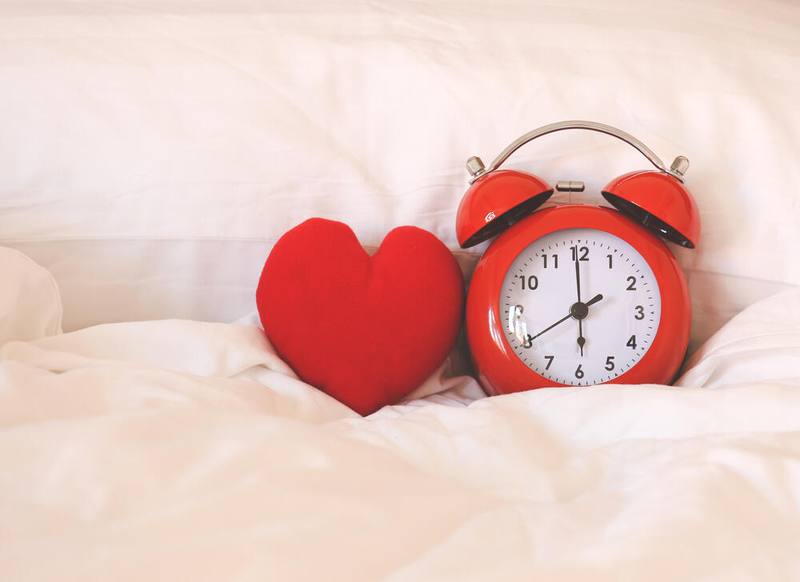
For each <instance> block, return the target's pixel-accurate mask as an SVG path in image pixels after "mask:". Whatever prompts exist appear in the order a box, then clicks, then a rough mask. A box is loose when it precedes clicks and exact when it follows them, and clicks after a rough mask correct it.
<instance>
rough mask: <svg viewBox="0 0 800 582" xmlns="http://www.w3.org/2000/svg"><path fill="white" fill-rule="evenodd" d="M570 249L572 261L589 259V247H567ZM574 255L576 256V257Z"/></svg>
mask: <svg viewBox="0 0 800 582" xmlns="http://www.w3.org/2000/svg"><path fill="white" fill-rule="evenodd" d="M569 248H570V249H572V260H573V261H576V260H577V261H588V260H589V247H580V248H578V247H569ZM575 257H578V258H577V259H576V258H575Z"/></svg>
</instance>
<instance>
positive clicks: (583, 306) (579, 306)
mask: <svg viewBox="0 0 800 582" xmlns="http://www.w3.org/2000/svg"><path fill="white" fill-rule="evenodd" d="M602 298H603V295H602V294H601V293H598V294H597V295H595V296H594V297H592V298H591V299H589V301H587V302H586V303H576V304H575V305H573V306H572V307H571V308H570V313H572V316H573V317H574V318H575V319H577V320H578V347H579V348H580V349H581V357H583V346H584V345H586V338H585V337H583V319H584V318H585V317H586V316H587V315H589V306H591V305H594V304H595V303H597V302H598V301H600V300H601V299H602Z"/></svg>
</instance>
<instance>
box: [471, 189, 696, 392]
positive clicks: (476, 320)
mask: <svg viewBox="0 0 800 582" xmlns="http://www.w3.org/2000/svg"><path fill="white" fill-rule="evenodd" d="M569 228H590V229H595V230H602V231H605V232H607V233H609V234H612V235H614V236H617V237H619V238H621V239H623V240H624V241H626V242H627V243H628V244H630V245H631V246H632V247H633V248H634V249H636V251H637V252H638V253H639V254H640V255H641V256H642V258H643V259H644V261H645V262H647V264H648V265H649V266H650V269H651V270H652V271H653V275H654V276H655V279H656V283H657V284H658V288H659V292H660V294H661V321H660V323H659V327H658V329H657V330H656V334H655V338H654V339H653V342H652V344H651V345H650V347H649V348H648V350H647V352H646V353H645V354H644V356H642V358H641V359H640V360H639V361H638V362H637V363H636V364H635V365H634V366H633V367H631V369H630V370H628V371H626V372H625V373H624V374H621V375H619V376H617V377H616V378H614V379H612V380H610V381H608V382H606V384H650V383H652V384H667V383H669V382H671V381H672V380H673V379H674V377H675V374H676V373H677V371H678V369H679V368H680V365H681V363H682V362H683V358H684V355H685V352H686V347H687V346H688V344H689V331H690V327H691V301H690V298H689V291H688V287H687V285H686V279H685V277H684V275H683V271H682V270H681V268H680V266H679V265H678V262H677V260H676V259H675V257H674V255H673V254H672V253H671V252H670V250H669V248H668V247H667V245H666V244H665V243H664V242H662V241H661V240H660V239H659V238H657V237H656V236H654V235H653V234H652V233H650V231H648V230H647V229H646V228H644V227H643V226H641V225H639V224H637V223H635V222H633V221H631V220H630V219H629V218H626V217H625V215H624V214H622V213H621V212H619V211H617V210H614V209H611V208H605V207H599V206H590V205H583V204H571V205H564V206H556V207H552V208H548V209H546V210H540V211H538V212H536V213H534V214H532V215H530V216H528V217H527V218H525V219H524V220H521V221H520V222H518V223H517V224H515V225H513V226H512V227H511V228H509V229H508V230H507V231H506V232H504V233H503V234H501V235H500V236H499V237H498V238H496V239H495V240H494V241H493V242H492V244H491V245H490V246H489V248H488V249H487V250H486V252H485V253H484V255H483V256H482V257H481V259H480V261H479V262H478V265H477V266H476V268H475V272H474V274H473V276H472V281H471V283H470V288H469V294H468V296H467V309H466V320H467V339H468V341H469V345H470V351H471V352H472V358H473V363H474V364H475V367H476V371H477V373H478V378H479V381H480V382H481V384H482V385H483V387H484V388H485V389H486V390H487V392H489V393H490V394H508V393H512V392H519V391H523V390H529V389H533V388H543V387H570V388H573V387H574V386H571V385H568V384H560V383H557V382H554V381H552V380H549V379H547V378H544V377H543V376H540V375H539V374H537V373H536V372H535V371H533V370H532V369H531V368H529V367H528V366H527V365H525V363H524V362H523V361H522V360H521V359H519V357H518V356H517V355H516V354H515V353H514V350H513V349H512V347H511V345H510V344H509V343H508V340H507V339H506V337H505V334H504V333H503V328H502V325H503V318H502V317H501V315H500V295H501V293H500V291H501V288H502V284H503V281H504V279H505V275H506V272H507V271H508V269H509V268H510V267H511V265H512V263H513V262H514V259H516V257H517V255H519V253H521V252H522V251H523V250H525V249H526V248H527V247H528V246H530V245H531V244H532V243H533V242H534V241H535V240H537V239H539V238H541V237H543V236H546V235H548V234H551V233H553V232H556V231H559V230H565V229H569Z"/></svg>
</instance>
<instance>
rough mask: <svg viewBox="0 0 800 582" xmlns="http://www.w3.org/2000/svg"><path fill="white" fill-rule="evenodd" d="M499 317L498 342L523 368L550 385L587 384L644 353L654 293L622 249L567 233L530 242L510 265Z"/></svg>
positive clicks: (655, 311) (644, 271) (632, 253)
mask: <svg viewBox="0 0 800 582" xmlns="http://www.w3.org/2000/svg"><path fill="white" fill-rule="evenodd" d="M576 264H577V272H576ZM579 281H580V300H579V298H578V282H579ZM500 312H501V314H502V317H503V329H504V333H505V336H506V339H507V340H508V342H509V343H510V345H511V347H512V349H513V350H514V353H515V354H516V355H517V356H518V357H519V358H520V359H521V360H522V361H523V362H524V363H525V364H526V365H527V366H528V367H529V368H531V369H532V370H533V371H535V372H536V373H537V374H539V375H540V376H542V377H544V378H547V379H549V380H552V381H553V382H554V383H556V382H557V383H559V384H569V385H572V386H589V385H592V384H600V383H603V382H608V381H609V380H613V379H614V378H616V377H618V376H620V375H622V374H624V373H625V372H626V371H628V370H630V369H631V368H632V367H633V366H634V365H635V364H636V363H637V362H638V361H639V360H641V358H642V357H643V356H644V355H645V353H647V350H648V349H649V348H650V346H651V345H652V343H653V340H654V339H655V337H656V332H657V331H658V325H659V323H660V321H661V294H660V292H659V288H658V282H657V281H656V278H655V276H654V275H653V271H652V269H650V266H649V265H648V264H647V262H646V261H645V260H644V258H642V256H641V255H640V254H639V253H638V252H637V251H636V249H634V248H633V247H632V246H631V245H630V244H628V243H627V242H625V241H624V240H622V239H621V238H619V237H617V236H614V235H613V234H610V233H607V232H605V231H601V230H594V229H590V228H574V229H566V230H559V231H556V232H553V233H551V234H548V235H546V236H544V237H542V238H540V239H538V240H536V241H535V242H533V243H532V244H530V245H529V246H528V247H527V248H525V249H524V250H523V251H522V252H521V253H520V254H519V255H518V256H517V257H516V259H514V262H513V263H512V264H511V267H510V268H509V270H508V272H507V273H506V276H505V278H504V280H503V287H502V291H501V294H500Z"/></svg>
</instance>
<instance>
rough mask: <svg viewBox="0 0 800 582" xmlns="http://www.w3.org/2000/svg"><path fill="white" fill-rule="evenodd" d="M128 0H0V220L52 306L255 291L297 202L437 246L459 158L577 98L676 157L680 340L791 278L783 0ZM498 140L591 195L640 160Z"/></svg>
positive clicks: (225, 302)
mask: <svg viewBox="0 0 800 582" xmlns="http://www.w3.org/2000/svg"><path fill="white" fill-rule="evenodd" d="M123 4H124V7H120V6H121V5H120V4H119V3H107V2H102V1H100V0H87V1H83V2H73V1H67V0H61V1H59V0H54V1H50V2H13V3H8V2H7V3H3V4H2V5H1V6H0V43H2V47H3V49H2V58H0V86H2V87H10V88H13V90H6V91H2V92H0V111H3V129H2V131H0V160H2V163H3V171H2V172H0V243H3V242H4V243H5V244H7V245H13V246H14V247H15V248H19V249H21V250H22V251H23V252H26V253H28V254H29V255H30V256H32V257H34V258H35V259H36V260H37V261H39V262H40V263H41V264H43V265H45V266H46V267H48V268H50V269H51V271H52V272H53V273H54V275H55V276H56V278H57V280H58V281H59V283H60V285H61V288H62V292H63V294H64V300H65V304H66V306H67V307H66V317H67V319H66V321H65V327H66V328H69V329H74V328H77V327H82V326H85V325H88V324H91V323H97V322H102V321H122V320H132V319H140V318H157V317H176V316H179V317H189V318H197V319H209V320H232V319H235V318H236V317H238V316H241V315H244V314H246V313H249V312H250V311H252V309H253V307H254V306H253V291H254V288H255V282H256V281H257V278H258V274H259V272H260V269H261V266H262V264H263V260H264V258H265V257H266V254H267V252H268V250H269V247H270V246H271V244H272V243H273V242H274V241H275V240H276V239H277V237H279V236H280V235H281V234H282V233H283V232H285V231H286V230H287V229H289V228H291V227H292V226H294V225H296V224H297V223H299V222H301V221H302V220H304V219H305V218H307V217H309V216H314V215H316V216H324V217H329V218H335V219H341V220H345V221H347V222H348V223H350V224H351V225H352V226H353V228H354V229H355V231H356V233H357V234H358V235H359V236H360V238H361V240H362V241H363V242H364V243H365V244H367V245H375V244H377V243H378V242H379V241H380V240H381V238H382V237H383V236H384V235H385V234H386V232H387V231H388V230H389V229H390V228H391V227H393V226H398V225H401V224H416V225H418V226H421V227H423V228H426V229H428V230H430V231H432V232H433V233H434V234H436V235H437V236H439V237H440V238H441V239H443V240H444V241H445V243H446V244H448V245H449V246H450V247H451V248H453V249H457V245H456V241H455V233H454V221H455V213H456V209H457V207H458V203H459V201H460V198H461V196H462V194H463V192H464V190H465V187H466V180H465V177H466V176H465V172H464V161H465V160H466V158H467V157H468V156H470V155H473V154H479V155H481V156H483V157H484V159H485V160H486V161H488V160H489V159H491V158H492V157H493V156H494V155H495V154H497V153H498V152H499V151H500V150H501V149H502V148H503V147H504V146H505V145H507V144H508V143H509V142H510V141H511V140H513V139H514V138H516V137H517V136H519V135H520V134H522V133H523V132H525V131H527V130H530V129H532V128H534V127H537V126H540V125H543V124H545V123H550V122H553V121H558V120H563V119H575V118H578V119H581V118H582V119H590V120H596V121H600V122H605V123H610V124H612V125H615V126H618V127H620V128H622V129H624V130H626V131H629V132H631V133H633V134H634V135H635V136H637V137H638V138H640V139H642V140H643V141H644V142H645V143H646V144H647V145H649V146H650V147H651V148H653V149H654V150H655V151H656V152H657V153H658V154H659V155H660V156H661V157H662V158H664V159H665V160H667V162H669V160H671V159H672V157H673V156H675V155H677V154H685V155H687V156H688V157H689V158H690V159H691V162H692V166H691V168H690V169H689V172H688V174H687V185H688V186H689V188H690V189H691V190H692V191H693V192H694V193H695V195H696V197H697V201H698V204H699V207H700V211H701V214H702V219H703V234H702V237H701V240H700V243H699V249H698V250H697V251H694V252H685V253H680V261H681V262H682V264H683V266H684V268H685V269H686V270H687V272H688V275H689V280H690V287H691V292H692V296H693V299H694V305H695V332H694V337H695V339H696V340H697V339H702V338H704V337H706V336H707V335H708V334H709V333H710V332H711V331H713V329H715V328H717V327H719V325H721V324H722V323H723V322H724V321H726V320H727V319H728V318H730V316H731V315H733V314H734V313H736V312H737V311H739V310H740V309H741V308H742V307H743V306H745V305H747V304H748V303H750V302H752V301H753V300H755V299H757V298H760V297H763V296H766V295H769V294H771V293H774V292H776V291H779V290H781V289H784V288H786V287H787V286H791V285H798V284H800V261H797V260H791V253H793V252H796V251H797V249H800V213H798V212H797V208H798V206H797V204H798V202H797V200H798V197H797V194H796V192H795V190H796V189H795V188H794V185H795V184H798V183H800V165H798V163H797V152H800V116H798V115H797V108H796V104H797V103H800V83H798V82H797V59H798V55H799V54H800V53H798V50H799V45H798V42H797V38H798V33H797V31H798V30H800V4H798V3H791V2H784V3H781V2H771V3H766V4H765V3H760V2H744V3H743V2H736V3H731V2H727V1H725V0H709V1H705V2H696V3H689V4H686V5H685V6H683V7H682V8H680V7H679V8H676V9H670V8H668V7H665V6H664V5H662V4H660V3H653V2H643V3H636V2H630V1H629V0H606V1H604V2H596V1H595V0H573V1H569V2H553V1H552V0H511V1H508V2H504V3H502V6H499V5H497V4H496V3H491V2H478V1H477V0H474V1H469V0H465V1H463V2H456V3H452V2H449V3H448V2H396V3H393V4H392V9H391V10H387V9H386V8H385V6H384V5H383V4H380V3H378V4H376V3H369V2H366V3H365V2H361V1H360V0H343V1H341V2H336V3H324V2H315V1H311V2H305V3H303V7H302V8H296V9H295V8H292V9H287V8H286V7H285V6H282V5H281V6H279V5H278V4H274V3H272V4H270V3H266V4H265V3H253V2H225V1H223V0H217V1H214V0H209V1H204V2H193V1H189V0H175V1H172V2H165V3H161V2H136V1H132V2H125V3H123ZM509 162H510V165H511V166H512V167H513V166H516V167H522V168H526V169H530V170H533V171H536V172H537V173H539V174H540V175H542V176H543V177H544V178H546V179H547V180H549V181H550V182H555V181H557V180H559V179H580V180H584V181H585V182H586V183H587V197H590V198H589V199H591V200H593V201H594V202H597V201H599V196H598V195H597V191H598V190H599V188H601V187H602V186H603V185H604V184H605V183H606V182H607V181H608V180H610V179H611V178H613V177H614V176H617V175H619V174H621V173H623V172H626V171H629V170H633V169H639V168H645V167H647V162H646V161H645V160H644V159H643V158H642V157H641V156H639V155H638V154H637V153H636V152H634V151H633V150H632V149H630V148H628V147H627V146H625V145H624V144H621V143H620V142H617V141H615V140H613V139H612V138H609V137H607V136H602V135H596V134H590V133H580V132H572V133H565V134H558V135H554V136H548V137H546V138H544V139H543V140H541V141H540V142H538V143H535V144H531V145H530V146H528V147H526V148H525V149H523V150H522V151H521V152H519V153H518V154H516V155H515V156H513V157H512V159H511V160H509ZM587 197H578V196H577V195H576V197H575V198H574V199H575V200H585V199H587ZM567 199H568V198H567V197H564V196H562V197H561V200H562V201H564V200H567ZM476 252H478V251H470V252H468V253H465V264H473V265H474V262H475V260H476V259H477V254H476Z"/></svg>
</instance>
